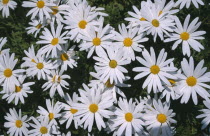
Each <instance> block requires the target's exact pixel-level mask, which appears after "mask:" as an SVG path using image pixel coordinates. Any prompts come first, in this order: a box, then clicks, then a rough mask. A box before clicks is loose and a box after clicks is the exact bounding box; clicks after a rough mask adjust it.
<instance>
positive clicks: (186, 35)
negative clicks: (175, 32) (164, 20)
mask: <svg viewBox="0 0 210 136" xmlns="http://www.w3.org/2000/svg"><path fill="white" fill-rule="evenodd" d="M189 38H190V34H189V33H188V32H183V33H181V34H180V39H182V40H184V41H187V40H188V39H189Z"/></svg>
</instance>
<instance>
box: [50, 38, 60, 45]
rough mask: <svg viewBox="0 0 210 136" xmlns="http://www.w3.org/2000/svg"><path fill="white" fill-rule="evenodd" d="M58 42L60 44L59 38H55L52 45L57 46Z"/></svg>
mask: <svg viewBox="0 0 210 136" xmlns="http://www.w3.org/2000/svg"><path fill="white" fill-rule="evenodd" d="M58 42H59V39H58V38H53V39H52V41H51V44H52V45H53V46H55V45H57V44H58Z"/></svg>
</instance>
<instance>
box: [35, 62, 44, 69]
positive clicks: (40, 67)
mask: <svg viewBox="0 0 210 136" xmlns="http://www.w3.org/2000/svg"><path fill="white" fill-rule="evenodd" d="M36 67H37V68H38V69H43V67H44V64H43V63H37V65H36Z"/></svg>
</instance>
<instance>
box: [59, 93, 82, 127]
mask: <svg viewBox="0 0 210 136" xmlns="http://www.w3.org/2000/svg"><path fill="white" fill-rule="evenodd" d="M64 98H65V100H66V103H62V107H63V110H64V112H63V113H61V114H62V118H61V119H60V121H59V122H60V124H63V123H64V122H66V129H68V128H69V127H70V125H71V123H72V121H74V127H75V128H76V129H78V121H77V119H76V118H75V113H77V112H78V109H73V108H72V106H73V104H74V103H78V101H79V97H78V95H77V94H76V93H75V92H74V93H73V96H72V98H71V97H70V96H69V94H66V95H65V97H64Z"/></svg>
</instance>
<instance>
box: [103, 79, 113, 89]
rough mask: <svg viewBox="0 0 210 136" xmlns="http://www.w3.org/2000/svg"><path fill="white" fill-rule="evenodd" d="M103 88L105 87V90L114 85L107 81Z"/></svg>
mask: <svg viewBox="0 0 210 136" xmlns="http://www.w3.org/2000/svg"><path fill="white" fill-rule="evenodd" d="M105 86H106V87H107V88H111V87H113V86H114V83H112V84H111V83H110V79H108V80H107V81H106V83H105Z"/></svg>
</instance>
